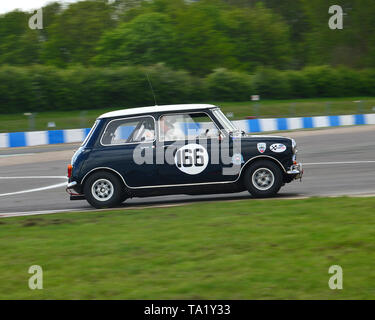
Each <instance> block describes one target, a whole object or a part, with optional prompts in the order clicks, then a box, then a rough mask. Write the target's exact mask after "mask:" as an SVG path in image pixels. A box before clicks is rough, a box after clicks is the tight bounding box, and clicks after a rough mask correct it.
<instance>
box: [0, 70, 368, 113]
mask: <svg viewBox="0 0 375 320" xmlns="http://www.w3.org/2000/svg"><path fill="white" fill-rule="evenodd" d="M146 74H147V75H148V77H149V78H150V80H151V82H152V85H153V88H154V90H155V95H156V100H157V103H158V104H160V105H162V104H175V103H194V102H200V103H202V102H204V101H216V102H217V101H246V100H250V96H251V95H252V94H260V95H261V97H262V98H278V99H287V98H310V97H345V96H352V97H355V96H375V86H374V81H375V69H364V70H353V69H348V68H345V67H341V68H332V67H328V66H314V67H306V68H304V69H302V70H299V71H296V70H293V71H279V70H275V69H271V68H258V69H257V71H256V72H255V73H254V74H252V75H249V74H246V73H242V72H234V71H230V70H227V69H224V68H219V69H216V70H214V71H213V72H212V73H210V74H209V75H208V76H206V77H197V76H192V75H191V74H189V73H188V72H186V71H176V70H173V69H171V68H169V67H167V66H165V65H163V64H156V65H153V66H148V67H134V66H130V67H128V66H121V67H120V66H116V67H108V68H102V67H100V68H97V67H84V66H70V67H68V68H64V69H62V68H57V67H53V66H43V65H34V66H28V67H23V66H22V67H15V66H3V67H0V113H17V112H27V111H29V112H30V111H32V112H38V111H48V110H61V111H63V110H84V109H96V108H104V107H112V108H127V107H137V106H146V105H154V98H153V95H152V92H151V90H150V87H149V83H148V80H147V77H146Z"/></svg>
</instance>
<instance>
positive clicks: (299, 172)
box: [286, 163, 303, 180]
mask: <svg viewBox="0 0 375 320" xmlns="http://www.w3.org/2000/svg"><path fill="white" fill-rule="evenodd" d="M286 173H287V174H291V175H295V177H294V179H300V180H301V179H302V176H303V165H302V163H297V164H293V165H292V166H291V167H290V170H288V171H287V172H286Z"/></svg>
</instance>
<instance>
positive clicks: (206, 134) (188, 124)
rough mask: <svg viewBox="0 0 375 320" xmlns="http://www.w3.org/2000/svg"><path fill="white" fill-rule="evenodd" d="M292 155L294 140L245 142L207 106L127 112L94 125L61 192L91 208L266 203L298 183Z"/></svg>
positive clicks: (109, 115)
mask: <svg viewBox="0 0 375 320" xmlns="http://www.w3.org/2000/svg"><path fill="white" fill-rule="evenodd" d="M296 153H297V149H296V143H295V141H294V140H293V139H289V138H284V137H273V136H259V135H248V134H246V133H245V132H243V131H240V130H238V129H237V128H236V127H235V125H234V124H233V123H232V122H230V121H229V120H228V119H227V117H226V116H225V115H224V114H223V113H222V112H221V110H220V109H219V108H218V107H217V106H214V105H203V104H191V105H170V106H154V107H144V108H134V109H126V110H120V111H114V112H109V113H106V114H103V115H101V116H100V117H99V118H98V119H97V120H96V122H95V124H94V126H93V127H92V129H91V131H90V133H89V134H88V136H87V137H86V139H85V141H84V142H83V143H82V145H81V147H80V148H79V149H78V150H77V152H76V153H75V154H74V156H73V158H72V161H71V164H70V165H69V166H68V177H69V183H68V187H67V191H68V192H69V194H70V199H71V200H78V199H86V200H87V201H88V202H89V203H90V204H91V205H92V206H94V207H95V208H105V207H113V206H116V205H119V204H120V203H122V202H123V201H125V200H126V199H128V198H131V197H149V196H160V195H171V194H188V195H197V194H199V195H201V194H213V193H232V192H241V191H244V190H248V191H249V192H250V194H251V195H252V196H254V197H270V196H273V195H275V194H276V193H277V192H278V191H279V190H280V188H281V187H282V186H283V185H284V184H285V183H289V182H291V181H293V180H294V179H300V178H301V177H302V174H303V171H302V165H301V164H299V163H297V162H296Z"/></svg>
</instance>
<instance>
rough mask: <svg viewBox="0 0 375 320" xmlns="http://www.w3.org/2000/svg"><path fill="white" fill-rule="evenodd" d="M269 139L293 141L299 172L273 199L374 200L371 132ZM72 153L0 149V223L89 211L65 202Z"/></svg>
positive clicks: (130, 203) (132, 202) (170, 201)
mask: <svg viewBox="0 0 375 320" xmlns="http://www.w3.org/2000/svg"><path fill="white" fill-rule="evenodd" d="M273 135H283V136H289V137H293V138H295V139H296V141H297V146H298V150H299V151H298V161H302V162H303V164H304V170H305V174H304V177H303V180H302V182H301V183H300V182H299V181H294V182H292V183H290V184H287V185H285V186H284V187H283V188H281V190H280V192H279V194H278V196H277V198H279V199H285V198H298V197H312V196H341V195H374V194H375V126H373V125H368V126H358V127H355V126H353V127H345V128H336V129H323V130H313V131H295V132H283V133H276V134H273ZM77 148H78V145H76V144H65V145H53V146H39V147H27V148H11V149H0V217H9V216H14V215H33V214H47V213H53V212H65V211H86V210H95V209H93V208H92V207H91V206H90V205H89V204H88V203H87V202H86V201H70V200H69V196H68V194H67V193H66V192H65V187H64V185H65V184H66V178H65V176H66V167H67V164H68V163H69V162H70V159H71V157H72V155H73V153H74V150H75V149H77ZM247 198H251V196H250V195H249V193H248V192H242V193H237V194H229V195H228V194H224V195H202V196H188V195H173V196H162V197H150V198H133V199H128V200H127V201H126V202H125V203H124V204H123V205H122V206H121V208H124V209H126V208H133V207H137V206H142V207H145V206H165V205H179V204H182V203H191V202H195V201H221V200H237V199H247Z"/></svg>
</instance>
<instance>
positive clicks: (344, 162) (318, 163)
mask: <svg viewBox="0 0 375 320" xmlns="http://www.w3.org/2000/svg"><path fill="white" fill-rule="evenodd" d="M361 163H362V164H363V163H375V161H374V160H368V161H341V162H340V161H339V162H312V163H302V164H303V165H304V166H318V165H330V164H332V165H333V164H361Z"/></svg>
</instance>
